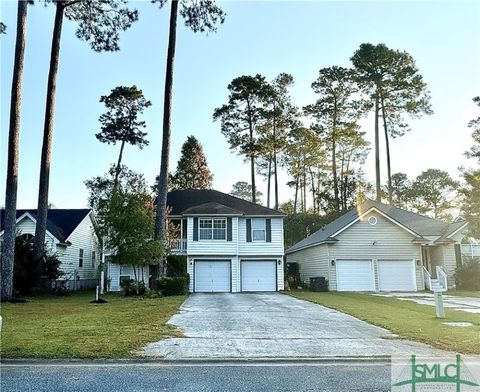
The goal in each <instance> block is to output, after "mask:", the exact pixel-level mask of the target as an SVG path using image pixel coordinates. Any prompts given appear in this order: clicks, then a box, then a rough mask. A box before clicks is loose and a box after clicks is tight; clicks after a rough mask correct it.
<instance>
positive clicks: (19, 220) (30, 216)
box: [0, 211, 60, 245]
mask: <svg viewBox="0 0 480 392" xmlns="http://www.w3.org/2000/svg"><path fill="white" fill-rule="evenodd" d="M24 218H29V219H30V220H31V221H32V222H33V223H35V225H36V224H37V220H36V219H35V218H34V217H33V216H32V215H31V214H30V213H29V212H28V211H25V212H24V213H23V214H22V215H20V216H19V217H18V218H17V220H16V221H15V226H17V224H19V223H20V222H21V221H22V220H23V219H24ZM15 228H16V227H15ZM4 231H5V229H4V230H2V231H1V232H0V236H3V233H4ZM45 234H47V235H48V236H49V237H50V238H51V239H52V241H53V243H54V245H57V243H60V241H59V240H58V239H57V237H55V236H54V235H53V234H52V233H50V232H49V231H48V230H47V229H45ZM34 235H35V234H34Z"/></svg>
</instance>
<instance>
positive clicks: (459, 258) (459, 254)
mask: <svg viewBox="0 0 480 392" xmlns="http://www.w3.org/2000/svg"><path fill="white" fill-rule="evenodd" d="M455 260H456V261H457V267H460V266H461V265H462V264H463V260H462V247H461V245H460V244H455Z"/></svg>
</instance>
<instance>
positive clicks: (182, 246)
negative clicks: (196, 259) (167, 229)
mask: <svg viewBox="0 0 480 392" xmlns="http://www.w3.org/2000/svg"><path fill="white" fill-rule="evenodd" d="M172 254H174V255H185V254H187V239H186V238H180V239H175V240H173V243H172Z"/></svg>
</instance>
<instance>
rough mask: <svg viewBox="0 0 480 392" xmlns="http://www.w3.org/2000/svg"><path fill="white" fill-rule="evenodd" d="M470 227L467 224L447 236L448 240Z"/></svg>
mask: <svg viewBox="0 0 480 392" xmlns="http://www.w3.org/2000/svg"><path fill="white" fill-rule="evenodd" d="M467 226H468V222H465V224H464V225H463V226H460V227H459V228H458V229H457V230H455V231H454V232H453V233H452V234H449V235H447V237H446V238H451V237H453V236H454V235H455V234H457V233H458V232H459V231H461V230H463V229H464V228H465V227H467Z"/></svg>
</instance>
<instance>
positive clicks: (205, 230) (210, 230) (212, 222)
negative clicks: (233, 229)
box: [199, 219, 227, 240]
mask: <svg viewBox="0 0 480 392" xmlns="http://www.w3.org/2000/svg"><path fill="white" fill-rule="evenodd" d="M199 231H200V239H201V240H225V239H226V238H227V220H226V219H200V226H199Z"/></svg>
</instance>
